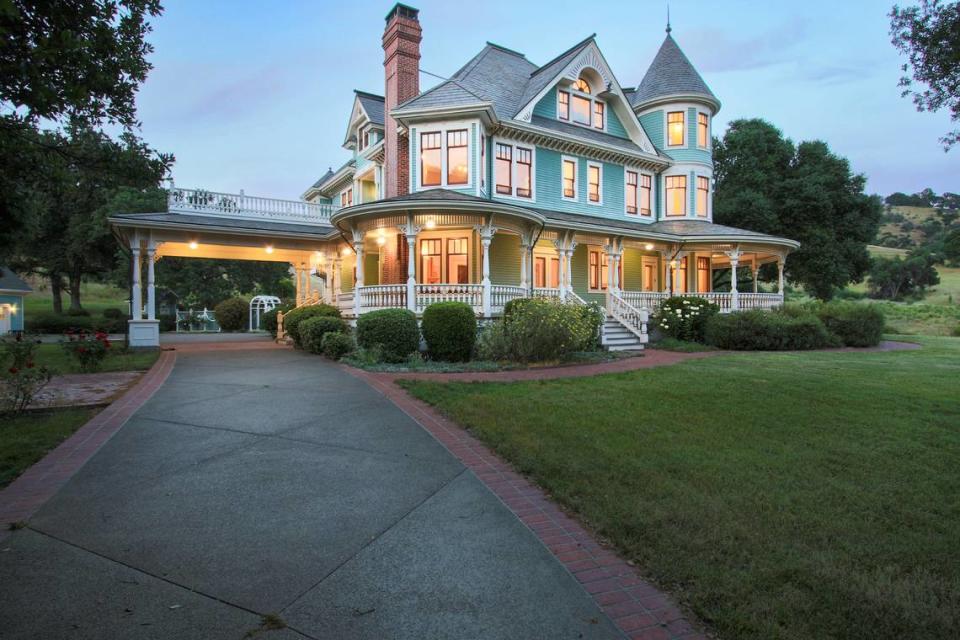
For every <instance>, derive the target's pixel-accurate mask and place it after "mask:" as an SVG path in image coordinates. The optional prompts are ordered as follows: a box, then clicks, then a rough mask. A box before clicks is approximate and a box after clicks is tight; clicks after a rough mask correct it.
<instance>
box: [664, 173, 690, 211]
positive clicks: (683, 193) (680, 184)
mask: <svg viewBox="0 0 960 640" xmlns="http://www.w3.org/2000/svg"><path fill="white" fill-rule="evenodd" d="M666 187H667V188H666V191H667V198H666V200H667V215H668V216H685V215H687V177H686V176H667V178H666Z"/></svg>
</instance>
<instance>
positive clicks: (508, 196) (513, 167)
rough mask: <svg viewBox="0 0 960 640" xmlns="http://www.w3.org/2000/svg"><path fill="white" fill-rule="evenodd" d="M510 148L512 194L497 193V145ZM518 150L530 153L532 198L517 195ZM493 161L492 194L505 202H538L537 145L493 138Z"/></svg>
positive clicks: (491, 155)
mask: <svg viewBox="0 0 960 640" xmlns="http://www.w3.org/2000/svg"><path fill="white" fill-rule="evenodd" d="M498 144H502V145H506V146H509V147H510V148H511V150H510V193H509V194H506V193H500V192H499V191H497V145H498ZM517 149H524V150H526V151H529V152H530V160H531V163H530V197H529V198H524V197H523V196H518V195H516V193H517V164H518V163H517V153H516V152H517ZM490 159H491V160H492V161H493V164H492V165H491V166H492V167H493V172H492V173H493V176H492V178H493V179H492V180H491V183H490V194H491V195H492V196H494V197H496V198H502V199H504V200H514V201H516V202H536V201H537V147H536V145H532V144H527V143H525V142H517V141H515V140H511V139H509V138H501V137H499V136H494V137H493V153H491V154H490Z"/></svg>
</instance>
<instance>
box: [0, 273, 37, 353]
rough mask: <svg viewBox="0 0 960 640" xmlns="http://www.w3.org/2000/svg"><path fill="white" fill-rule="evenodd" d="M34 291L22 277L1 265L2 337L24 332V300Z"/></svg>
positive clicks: (0, 305)
mask: <svg viewBox="0 0 960 640" xmlns="http://www.w3.org/2000/svg"><path fill="white" fill-rule="evenodd" d="M32 291H33V289H31V288H30V285H28V284H27V283H26V282H24V281H23V280H21V279H20V276H18V275H17V274H15V273H14V272H13V271H11V270H10V269H8V268H6V267H4V266H2V265H0V336H3V335H6V334H8V333H11V332H19V331H23V298H24V296H26V295H28V294H30V293H31V292H32Z"/></svg>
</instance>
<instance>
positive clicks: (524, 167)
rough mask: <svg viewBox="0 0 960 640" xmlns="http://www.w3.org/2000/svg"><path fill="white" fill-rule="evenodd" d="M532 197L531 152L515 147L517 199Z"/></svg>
mask: <svg viewBox="0 0 960 640" xmlns="http://www.w3.org/2000/svg"><path fill="white" fill-rule="evenodd" d="M532 195H533V151H532V150H531V149H524V148H523V147H517V197H518V198H529V197H531V196H532Z"/></svg>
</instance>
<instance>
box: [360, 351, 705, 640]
mask: <svg viewBox="0 0 960 640" xmlns="http://www.w3.org/2000/svg"><path fill="white" fill-rule="evenodd" d="M659 353H673V352H659ZM709 353H715V352H709ZM675 355H681V356H688V357H689V356H697V355H701V354H675ZM688 357H687V358H677V359H676V360H675V362H679V361H680V360H686V359H689V358H688ZM642 359H643V358H630V359H628V360H622V361H618V362H616V363H604V364H618V363H619V362H630V361H632V360H642ZM648 362H649V361H648ZM672 363H673V362H671V363H670V364H672ZM659 364H660V365H663V364H667V363H666V362H659ZM596 366H597V365H582V366H573V367H563V368H556V369H553V370H552V372H564V373H568V370H580V371H584V370H588V369H589V368H591V367H596ZM646 366H658V365H656V364H647V365H646ZM341 367H342V368H343V369H344V371H346V372H347V373H349V374H350V375H352V376H354V377H356V378H360V379H361V380H363V381H365V382H366V383H367V384H369V385H370V386H371V387H373V388H374V389H376V390H378V391H379V392H380V393H382V394H383V395H384V396H386V397H387V398H388V399H389V400H391V401H392V402H393V403H394V404H395V405H397V407H399V408H400V410H402V411H403V412H404V413H406V414H407V415H408V416H410V417H411V418H412V419H413V420H415V421H416V422H417V423H419V424H420V426H422V427H423V428H424V429H426V431H427V432H428V433H430V434H431V435H432V436H433V437H434V438H436V439H437V441H439V442H440V444H442V445H443V446H444V447H446V449H447V450H448V451H449V452H450V453H451V454H453V455H454V456H456V457H457V458H458V459H459V460H460V461H461V462H462V463H463V464H464V465H465V466H466V467H467V468H469V469H470V470H471V471H473V473H474V474H475V475H476V476H477V477H478V478H479V479H480V480H481V481H482V482H483V483H484V484H485V485H486V486H487V487H488V488H489V489H490V490H491V491H492V492H493V493H494V495H496V496H497V497H498V498H499V499H500V500H501V501H502V502H503V503H504V504H505V505H506V506H507V508H509V509H510V510H511V511H512V512H513V513H514V514H515V515H516V516H517V517H518V518H519V519H520V521H521V522H523V523H524V524H525V525H526V526H527V528H529V529H530V530H531V531H532V532H533V533H534V534H535V535H536V536H537V538H539V539H540V541H541V542H543V544H544V545H545V546H546V547H547V548H548V549H549V550H550V552H551V553H552V554H553V555H554V557H555V558H556V559H557V560H558V561H559V562H560V563H561V564H563V565H564V566H565V567H566V568H567V570H569V571H570V572H571V573H572V574H573V576H574V577H575V578H576V579H577V581H578V582H580V584H581V585H583V588H584V589H585V590H586V591H587V593H589V594H590V596H591V597H592V598H593V599H594V601H595V602H596V603H597V604H598V605H599V606H600V608H601V609H602V610H603V612H604V613H606V614H607V615H608V616H609V617H610V619H611V620H613V622H614V624H616V625H617V627H619V629H620V630H621V631H623V633H624V634H625V636H626V637H628V638H630V639H631V640H681V639H682V640H706V639H707V637H708V636H707V635H705V634H704V633H703V632H702V631H700V630H698V629H697V628H696V627H695V626H694V625H693V624H691V618H690V617H688V616H686V615H685V614H684V613H683V612H682V611H681V610H680V608H679V607H677V606H676V604H675V603H674V601H673V600H672V598H670V596H668V595H667V594H665V593H663V592H662V591H661V590H660V589H658V588H657V587H655V586H654V585H653V584H651V583H650V582H649V581H647V580H645V579H644V578H643V577H642V575H641V574H640V572H639V571H638V570H637V569H636V568H635V567H633V566H631V565H630V564H628V563H627V562H626V561H625V560H623V559H622V558H620V557H619V556H618V555H617V554H616V553H614V552H613V551H611V550H610V549H609V548H607V547H605V546H604V545H602V544H600V543H599V542H598V541H597V540H596V539H595V538H594V537H593V535H592V534H591V533H590V532H589V531H587V529H586V528H584V527H583V526H582V525H581V524H580V523H579V522H577V521H576V520H574V519H573V518H571V517H570V516H569V515H567V514H566V513H565V512H564V511H563V510H562V509H561V508H560V507H559V506H558V505H557V504H556V503H554V502H553V501H552V500H551V499H550V498H549V497H548V496H547V494H546V493H545V492H544V491H543V490H542V489H540V488H539V487H537V486H536V485H535V484H533V483H532V482H531V481H530V480H528V479H527V478H525V477H524V476H522V475H521V474H519V473H517V472H516V471H515V470H514V469H513V467H511V466H510V465H509V464H508V463H507V462H505V461H504V460H503V459H501V458H500V457H499V456H497V454H495V453H494V452H493V451H491V450H490V449H488V448H487V447H486V445H484V444H483V443H481V442H480V441H479V440H477V439H476V438H474V437H473V436H472V435H470V433H468V432H467V431H466V430H465V429H464V428H463V427H461V426H460V425H458V424H456V423H455V422H453V421H451V420H449V419H448V418H446V417H445V416H443V415H442V414H441V413H440V412H439V411H437V410H436V409H434V408H433V407H431V406H430V405H428V404H426V403H425V402H421V401H420V400H417V399H416V398H413V397H412V396H410V395H409V394H407V393H406V392H405V391H404V390H403V389H401V388H400V387H398V386H397V385H396V384H394V381H395V380H396V379H397V378H401V377H407V378H413V377H416V378H421V379H422V378H428V379H434V378H433V377H432V376H434V375H436V376H438V378H439V379H440V380H476V379H485V380H491V379H493V380H511V379H513V380H522V379H528V378H526V377H515V378H512V377H499V378H489V377H484V378H473V377H466V378H464V377H459V378H458V377H455V376H474V375H478V374H473V373H470V374H414V375H411V374H402V373H389V374H384V373H371V372H368V371H363V370H362V369H356V368H354V367H350V366H347V365H341ZM634 368H641V367H631V368H629V369H624V370H627V371H630V370H633V369H634ZM544 372H545V371H544V370H541V371H537V372H536V373H541V374H542V373H544ZM497 373H503V374H524V373H530V371H529V370H524V371H504V372H495V373H487V374H486V375H487V376H490V375H496V374H497ZM570 373H572V372H570ZM479 375H483V374H479ZM574 375H578V374H574ZM579 375H592V374H585V373H580V374H579ZM556 377H571V376H569V375H558V376H556ZM537 379H545V376H537Z"/></svg>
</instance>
